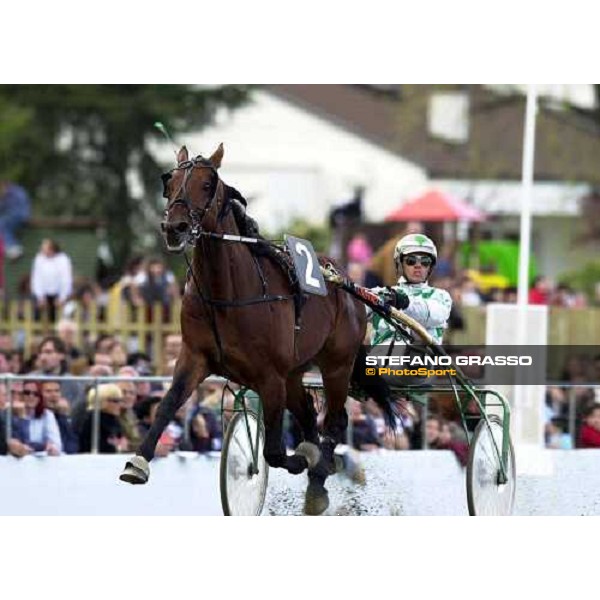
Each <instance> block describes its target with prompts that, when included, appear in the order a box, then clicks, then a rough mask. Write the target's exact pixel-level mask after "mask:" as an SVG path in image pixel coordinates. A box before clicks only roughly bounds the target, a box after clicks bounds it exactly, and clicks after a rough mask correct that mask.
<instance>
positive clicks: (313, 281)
mask: <svg viewBox="0 0 600 600" xmlns="http://www.w3.org/2000/svg"><path fill="white" fill-rule="evenodd" d="M296 252H297V253H298V254H304V256H306V261H307V262H306V272H305V274H304V279H305V280H306V283H307V284H308V285H312V286H313V287H316V288H320V287H321V286H320V282H319V280H318V279H317V278H316V277H313V274H312V272H313V259H312V256H311V254H310V252H309V251H308V248H307V247H306V246H305V245H304V244H302V243H301V242H296Z"/></svg>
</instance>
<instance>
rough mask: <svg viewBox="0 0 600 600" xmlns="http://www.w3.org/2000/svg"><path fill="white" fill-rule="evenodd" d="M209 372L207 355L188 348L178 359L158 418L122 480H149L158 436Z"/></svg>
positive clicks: (123, 473) (139, 481)
mask: <svg viewBox="0 0 600 600" xmlns="http://www.w3.org/2000/svg"><path fill="white" fill-rule="evenodd" d="M207 375H208V369H207V367H206V362H205V361H204V360H203V357H201V356H194V357H193V359H192V355H191V354H190V353H189V352H187V350H186V349H185V347H184V349H183V350H182V351H181V354H180V355H179V358H178V359H177V364H176V366H175V373H174V375H173V383H172V385H171V387H170V388H169V391H168V392H167V393H166V395H165V397H164V398H163V399H162V400H161V401H160V404H159V405H158V410H157V411H156V418H155V419H154V422H153V423H152V425H151V426H150V429H149V430H148V433H147V434H146V436H145V437H144V439H143V440H142V443H141V444H140V447H139V450H138V452H137V454H136V455H135V456H134V457H133V458H132V459H131V461H128V462H127V464H126V465H125V469H124V470H123V472H122V473H121V475H120V477H119V479H121V481H126V482H127V483H134V484H135V483H146V481H148V477H149V476H150V468H149V466H148V463H149V462H150V461H151V460H152V458H153V457H154V451H155V450H156V444H157V443H158V439H159V438H160V436H161V435H162V432H163V431H164V430H165V427H166V426H167V425H168V424H169V422H170V421H171V420H172V419H173V418H174V417H175V413H176V412H177V411H178V410H179V408H181V406H182V405H183V403H184V402H185V401H186V400H187V399H188V398H189V397H190V395H191V393H192V392H193V391H194V389H195V388H196V386H197V385H198V383H199V382H200V381H202V380H203V379H205V378H206V377H207Z"/></svg>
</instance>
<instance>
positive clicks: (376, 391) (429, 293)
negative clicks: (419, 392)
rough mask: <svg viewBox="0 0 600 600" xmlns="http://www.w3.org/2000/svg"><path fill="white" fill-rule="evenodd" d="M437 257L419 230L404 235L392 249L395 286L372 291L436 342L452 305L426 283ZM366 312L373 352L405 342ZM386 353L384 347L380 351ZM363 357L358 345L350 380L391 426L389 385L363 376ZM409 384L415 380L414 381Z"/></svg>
mask: <svg viewBox="0 0 600 600" xmlns="http://www.w3.org/2000/svg"><path fill="white" fill-rule="evenodd" d="M436 260H437V248H436V246H435V244H434V243H433V241H432V240H431V239H430V238H428V237H427V236H425V235H422V234H420V233H414V234H410V235H406V236H404V237H403V238H402V239H400V241H399V242H398V243H397V244H396V247H395V249H394V263H395V265H396V273H397V274H398V276H399V279H398V282H397V283H396V285H394V286H388V287H376V288H373V289H371V291H372V292H374V293H376V294H377V295H378V296H380V297H382V298H383V299H384V300H385V301H386V303H387V304H389V305H390V306H393V307H394V308H397V309H399V310H401V311H403V312H404V313H405V314H406V315H408V316H410V317H412V318H413V319H415V320H416V321H418V322H419V323H420V324H421V325H423V327H424V328H425V329H426V330H427V332H428V333H429V334H430V335H431V336H432V337H433V339H434V340H435V342H436V343H437V344H441V343H442V337H443V333H444V330H445V329H446V327H447V323H448V318H449V316H450V309H451V308H452V299H451V297H450V294H449V293H448V292H447V291H446V290H443V289H440V288H435V287H432V286H430V285H429V283H428V281H429V278H430V277H431V273H432V271H433V269H434V268H435V263H436ZM369 312H370V321H371V323H372V326H373V336H372V340H371V344H372V345H373V346H374V347H373V348H372V350H371V353H372V354H376V355H377V354H382V352H381V350H383V348H381V346H388V345H390V344H392V343H393V342H394V343H397V342H400V343H401V344H402V343H404V342H403V341H402V340H401V339H398V337H397V331H396V329H395V328H394V327H393V326H392V325H390V323H389V322H388V321H386V320H385V319H384V318H383V317H381V316H379V315H378V314H377V313H373V312H371V311H369ZM387 353H388V351H387V350H385V351H384V352H383V354H387ZM365 359H366V350H365V347H364V346H361V348H360V350H359V353H358V355H357V357H356V361H355V363H354V371H353V374H352V380H353V381H354V382H355V383H358V384H359V386H360V387H362V388H363V389H364V391H365V392H366V393H367V394H368V395H369V396H371V397H372V398H373V399H374V400H375V402H376V403H377V404H378V405H379V406H380V407H381V408H382V409H383V411H384V416H385V418H386V421H388V423H389V424H390V425H392V426H393V425H394V421H395V415H394V413H393V409H392V408H391V404H390V400H391V397H390V389H389V386H388V384H387V383H386V381H385V380H384V378H383V377H382V376H380V375H370V376H368V377H367V376H366V375H365ZM410 383H414V380H413V381H411V382H410Z"/></svg>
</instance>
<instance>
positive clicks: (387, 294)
mask: <svg viewBox="0 0 600 600" xmlns="http://www.w3.org/2000/svg"><path fill="white" fill-rule="evenodd" d="M436 260H437V248H436V247H435V244H434V243H433V241H432V240H431V239H430V238H428V237H427V236H426V235H422V234H420V233H412V234H410V235H406V236H404V237H403V238H402V239H401V240H400V241H399V242H398V243H397V244H396V247H395V249H394V263H395V265H396V273H397V274H398V275H399V279H398V283H397V284H396V285H394V286H388V287H385V288H382V287H378V288H373V289H372V290H371V291H372V292H375V293H376V294H377V295H379V296H382V297H383V298H384V299H385V300H386V302H387V303H388V304H389V305H390V306H393V307H394V308H397V309H399V310H402V311H403V312H404V313H405V314H407V315H408V316H409V317H412V318H413V319H415V320H416V321H418V322H419V323H420V324H421V325H423V327H424V328H425V329H426V330H427V332H428V333H429V334H430V335H431V336H432V337H433V339H434V340H435V341H436V343H437V344H441V343H442V337H443V334H444V329H446V327H447V325H448V317H449V316H450V309H451V308H452V299H451V297H450V294H449V293H448V292H447V291H446V290H442V289H440V288H435V287H432V286H430V285H429V283H428V281H429V278H430V277H431V273H432V271H433V269H434V267H435V263H436ZM371 322H372V324H373V329H374V337H373V341H372V343H373V344H389V343H390V342H391V341H392V339H393V338H394V335H395V333H396V331H395V329H394V328H393V327H392V325H390V324H389V323H388V322H387V321H386V320H385V319H383V318H382V317H380V316H379V315H377V314H373V316H372V319H371Z"/></svg>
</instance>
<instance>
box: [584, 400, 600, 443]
mask: <svg viewBox="0 0 600 600" xmlns="http://www.w3.org/2000/svg"><path fill="white" fill-rule="evenodd" d="M579 448H600V404H593V405H592V406H590V407H589V408H588V410H587V411H586V413H585V417H584V422H583V425H582V426H581V430H580V432H579Z"/></svg>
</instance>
